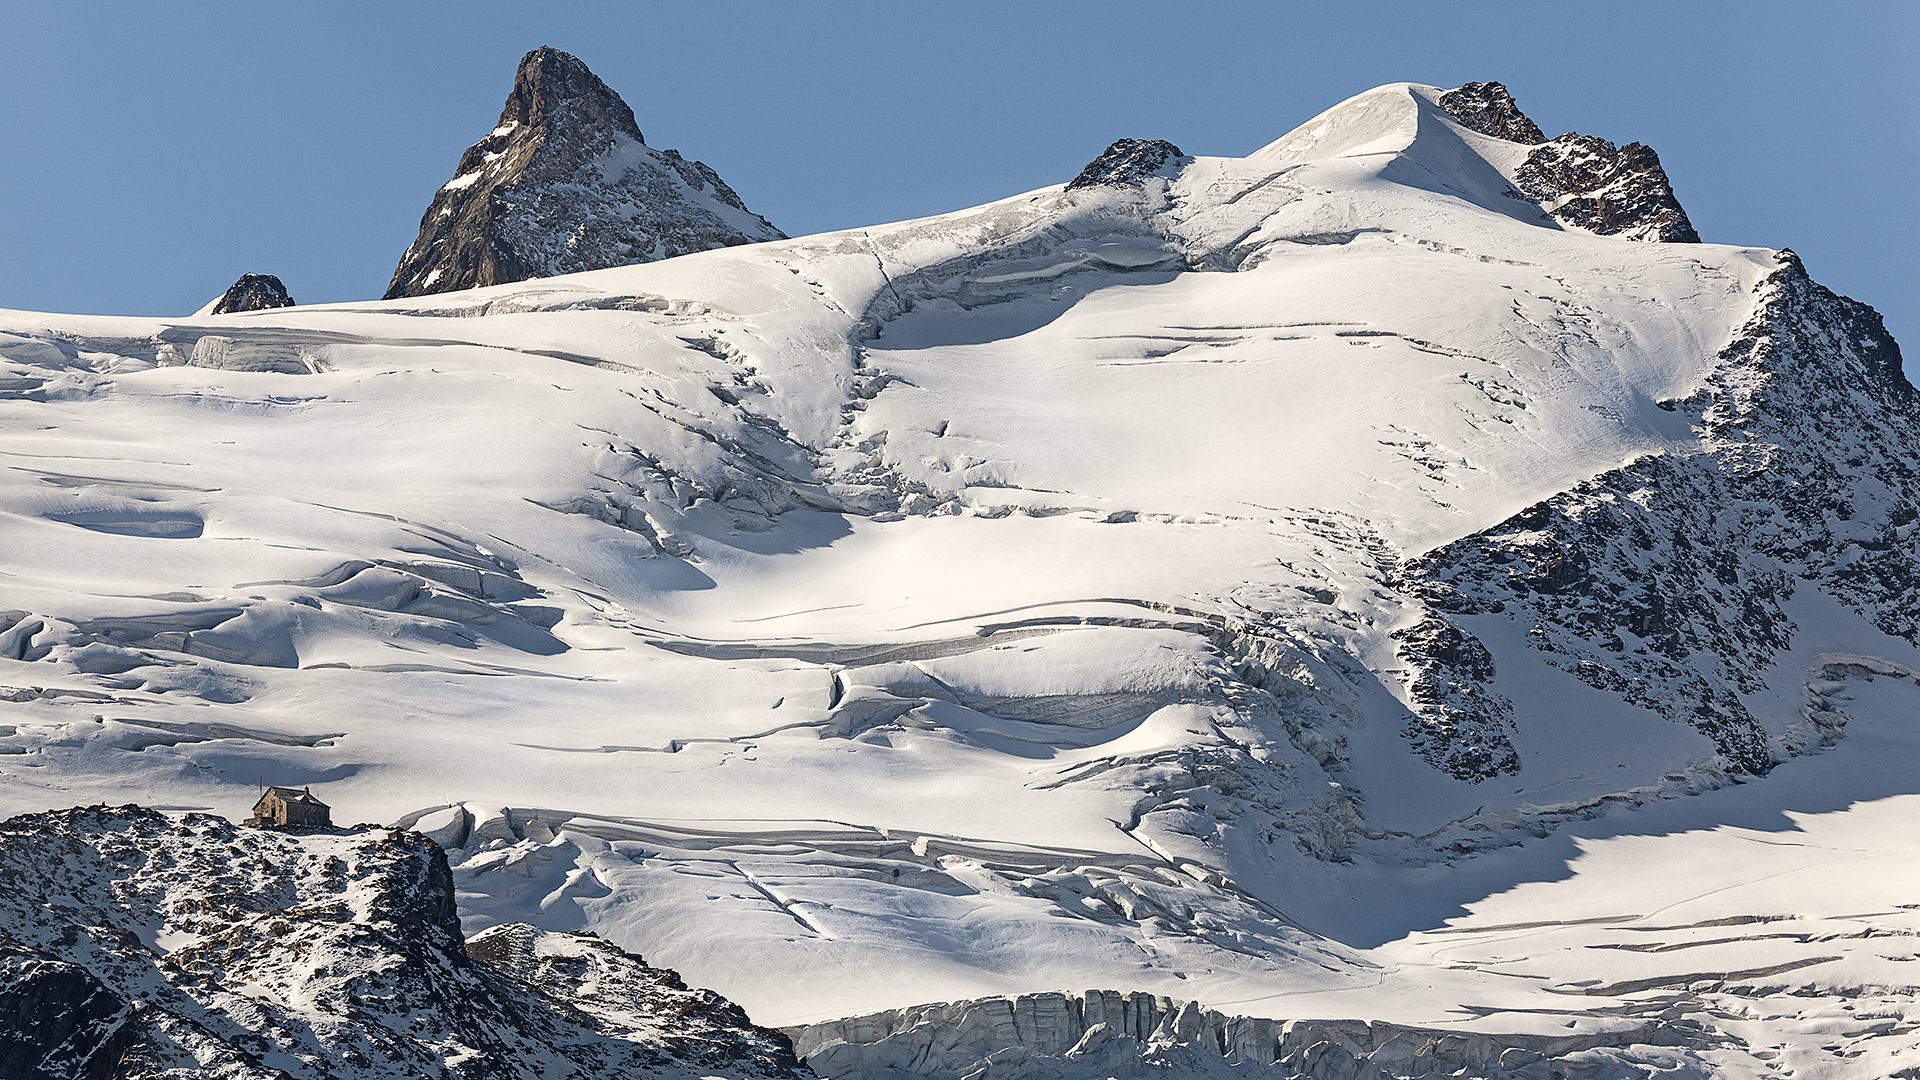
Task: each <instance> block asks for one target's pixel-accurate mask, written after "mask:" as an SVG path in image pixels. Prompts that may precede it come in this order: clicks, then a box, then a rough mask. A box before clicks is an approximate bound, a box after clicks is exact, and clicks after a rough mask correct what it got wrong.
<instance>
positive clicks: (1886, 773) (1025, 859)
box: [0, 84, 1920, 1076]
mask: <svg viewBox="0 0 1920 1080" xmlns="http://www.w3.org/2000/svg"><path fill="white" fill-rule="evenodd" d="M1445 96H1446V93H1445V92H1444V91H1442V90H1440V89H1438V88H1433V87H1425V86H1418V85H1413V84H1397V85H1393V86H1387V87H1382V88H1379V89H1376V90H1373V91H1369V92H1368V93H1366V94H1363V95H1360V96H1359V97H1356V98H1354V99H1352V100H1350V101H1348V102H1345V103H1343V104H1341V105H1339V106H1336V107H1335V108H1334V109H1332V110H1329V111H1328V112H1327V113H1325V114H1323V115H1322V116H1320V117H1317V118H1315V119H1314V120H1311V121H1309V122H1308V123H1307V124H1305V125H1302V126H1301V127H1300V128H1299V129H1297V130H1295V131H1294V132H1292V133H1290V134H1288V135H1286V136H1284V137H1282V138H1281V139H1279V140H1277V141H1276V142H1274V143H1272V144H1270V145H1269V146H1267V147H1265V148H1262V149H1260V150H1258V151H1256V152H1254V153H1252V154H1250V155H1249V156H1247V157H1243V158H1218V157H1192V158H1189V157H1185V156H1171V155H1162V156H1160V157H1156V159H1155V162H1154V166H1153V168H1151V169H1145V168H1143V169H1140V170H1135V171H1131V172H1128V171H1125V170H1123V171H1122V174H1121V175H1119V177H1118V178H1117V179H1116V180H1114V181H1113V182H1098V183H1090V184H1087V185H1084V186H1076V187H1073V188H1068V187H1066V186H1055V187H1049V188H1043V189H1040V190H1037V191H1033V192H1029V193H1026V194H1022V195H1017V196H1014V197H1012V198H1009V199H1004V200H1001V201H999V202H996V203H992V204H989V205H986V206H981V207H976V208H971V209H966V210H961V211H958V212H955V213H951V214H945V215H940V216H936V217H931V218H925V219H920V220H916V221H909V222H901V223H895V224H889V225H879V226H873V227H870V228H863V229H854V230H849V231H845V232H840V233H830V234H824V235H817V236H808V237H799V238H794V239H784V240H776V241H772V242H768V243H759V244H751V245H745V246H738V247H729V248H723V249H720V250H712V251H702V252H697V253H693V254H687V255H682V256H679V257H675V258H670V259H664V260H662V261H659V262H653V263H648V264H645V265H638V266H625V267H618V268H613V269H605V270H597V271H592V272H587V273H579V274H570V275H564V276H559V277H548V278H538V279H533V280H528V281H522V282H516V283H514V284H510V285H498V286H490V287H486V288H478V289H471V290H466V291H460V292H453V293H443V294H439V295H431V296H422V297H414V298H408V299H395V300H387V301H379V302H364V303H342V304H331V305H317V306H311V307H298V308H277V309H270V310H262V311H252V312H245V313H235V314H224V315H213V314H203V315H198V316H194V317H191V318H185V319H164V318H131V317H104V316H99V317H95V316H76V315H52V314H40V313H32V312H13V311H8V312H0V357H4V366H0V418H3V419H0V455H4V457H5V464H6V466H7V467H6V468H5V470H4V471H0V522H3V524H0V529H3V530H4V532H3V533H0V535H4V537H5V550H6V552H7V554H6V557H5V558H4V560H0V701H4V702H5V705H4V714H3V715H0V811H4V812H7V813H20V812H29V811H38V810H44V809H48V808H52V807H65V806H72V805H76V804H81V803H90V802H108V803H121V802H127V801H138V802H140V803H143V804H147V805H151V806H156V807H159V808H162V809H167V810H177V811H184V810H195V811H206V810H211V811H215V812H218V813H223V814H225V815H227V816H229V817H238V816H241V815H243V814H244V812H245V809H246V807H247V806H248V805H250V804H251V801H252V799H253V796H254V793H255V791H256V790H257V787H258V785H259V784H262V783H267V784H287V785H313V786H314V787H315V789H316V793H322V794H324V796H325V798H326V799H327V801H328V802H330V803H332V804H333V805H334V806H335V807H336V808H337V813H338V814H340V815H341V816H342V817H343V818H344V819H345V820H349V821H351V820H363V821H377V822H381V823H383V824H396V825H399V826H403V827H407V828H413V829H417V830H419V831H421V832H424V833H426V834H427V835H428V836H430V837H432V838H433V839H434V840H436V841H437V842H438V843H439V844H440V845H441V846H442V847H444V848H445V849H446V850H447V852H448V858H449V860H450V863H451V867H452V872H453V874H454V878H455V886H456V889H457V892H458V896H459V899H460V907H461V916H462V920H463V923H464V925H465V927H466V929H467V931H468V932H469V933H474V932H479V931H481V930H484V929H486V928H488V927H492V926H498V925H506V924H518V923H530V924H533V925H534V926H537V927H540V928H542V929H544V930H548V931H556V932H564V931H579V930H590V931H593V932H595V933H597V934H599V935H601V936H603V937H605V938H606V939H608V940H609V941H612V942H613V943H615V944H617V945H619V946H620V947H621V948H623V949H627V950H630V951H632V952H635V953H639V954H642V955H644V956H645V957H646V958H647V959H648V960H649V961H651V962H655V963H659V964H662V965H665V966H668V967H672V968H674V969H676V970H678V971H680V972H681V973H683V974H684V975H685V977H686V978H687V979H688V980H689V981H690V982H692V983H693V984H695V985H700V986H706V987H711V988H713V989H715V990H717V991H719V992H721V993H722V994H724V995H726V997H728V998H729V999H731V1000H733V1001H736V1002H738V1003H740V1004H741V1005H742V1006H743V1007H744V1008H745V1009H746V1010H747V1012H748V1014H750V1015H751V1016H752V1018H753V1020H754V1021H755V1022H756V1023H759V1024H763V1025H769V1026H775V1027H783V1028H786V1029H788V1030H790V1031H793V1032H801V1033H804V1032H807V1031H824V1030H827V1029H826V1028H821V1027H819V1025H831V1024H834V1023H839V1022H842V1021H847V1020H848V1018H851V1017H860V1016H868V1017H872V1016H882V1015H889V1016H906V1015H909V1012H910V1011H911V1010H915V1009H920V1008H922V1007H924V1006H929V1005H930V1004H931V1003H937V1002H958V1001H967V1000H993V999H1000V998H1012V997H1015V996H1018V995H1029V996H1030V995H1034V994H1044V993H1057V992H1062V991H1069V992H1072V993H1075V994H1081V995H1085V994H1086V993H1088V992H1090V991H1093V990H1099V991H1116V992H1125V993H1139V994H1146V995H1157V998H1156V1000H1165V1001H1168V1002H1194V1003H1197V1004H1196V1006H1195V1007H1196V1008H1201V1007H1204V1008H1205V1009H1209V1010H1213V1011H1214V1012H1215V1013H1217V1014H1218V1015H1221V1016H1239V1017H1250V1018H1267V1019H1279V1020H1303V1019H1311V1020H1325V1021H1342V1022H1346V1021H1356V1022H1357V1021H1375V1022H1378V1023H1384V1024H1391V1025H1400V1026H1401V1027H1403V1028H1421V1029H1434V1030H1445V1031H1453V1032H1459V1033H1462V1037H1463V1038H1464V1037H1466V1036H1469V1035H1470V1036H1473V1037H1476V1038H1479V1037H1483V1036H1484V1037H1491V1036H1493V1035H1499V1036H1501V1037H1503V1038H1508V1039H1510V1040H1512V1039H1521V1038H1548V1037H1554V1038H1560V1037H1568V1038H1575V1039H1585V1040H1589V1041H1588V1042H1586V1043H1583V1044H1582V1045H1583V1046H1599V1045H1602V1044H1605V1043H1606V1040H1607V1039H1609V1038H1614V1037H1616V1036H1618V1037H1619V1038H1618V1039H1616V1041H1621V1040H1624V1039H1625V1037H1626V1036H1627V1035H1633V1036H1634V1038H1639V1037H1640V1035H1638V1034H1636V1033H1642V1032H1644V1031H1645V1030H1647V1029H1648V1025H1650V1024H1652V1025H1656V1026H1657V1025H1661V1024H1664V1025H1668V1026H1669V1028H1672V1029H1673V1030H1676V1031H1677V1030H1681V1029H1684V1031H1685V1032H1686V1033H1687V1034H1686V1040H1685V1041H1686V1046H1685V1047H1684V1049H1683V1050H1673V1049H1671V1048H1666V1049H1658V1050H1654V1049H1649V1050H1646V1051H1645V1052H1644V1053H1640V1056H1639V1057H1637V1058H1636V1057H1634V1052H1628V1051H1625V1050H1622V1051H1621V1052H1620V1056H1618V1058H1617V1060H1615V1059H1614V1058H1609V1059H1608V1061H1609V1062H1611V1064H1608V1063H1606V1062H1602V1063H1601V1064H1596V1065H1594V1066H1593V1067H1594V1069H1596V1070H1603V1066H1604V1068H1617V1069H1629V1070H1631V1069H1635V1068H1638V1069H1641V1072H1631V1071H1629V1072H1625V1073H1620V1075H1689V1073H1688V1072H1687V1071H1686V1070H1694V1072H1693V1073H1691V1074H1693V1075H1730V1076H1738V1075H1754V1076H1759V1075H1777V1074H1779V1071H1780V1070H1781V1069H1784V1068H1791V1069H1794V1070H1800V1069H1819V1070H1825V1071H1823V1072H1820V1073H1819V1074H1820V1075H1835V1076H1839V1075H1858V1076H1888V1075H1898V1074H1899V1073H1898V1070H1899V1069H1900V1068H1901V1067H1902V1065H1903V1063H1904V1062H1906V1061H1907V1060H1908V1059H1910V1058H1912V1057H1913V1056H1914V1055H1915V1054H1917V1053H1920V1039H1917V1038H1915V1037H1914V1036H1913V1034H1912V1033H1913V1032H1916V1031H1920V1027H1916V1026H1915V1024H1916V1022H1920V1021H1916V1018H1920V1004H1917V1003H1916V1001H1915V991H1914V990H1913V987H1912V984H1911V980H1910V979H1909V978H1908V977H1907V976H1905V975H1903V974H1902V972H1903V971H1904V968H1903V967H1902V965H1904V964H1908V963H1910V962H1912V961H1914V960H1915V959H1917V958H1920V948H1917V947H1916V946H1915V944H1914V938H1915V934H1916V932H1920V916H1916V914H1915V911H1914V908H1913V906H1911V905H1907V904H1905V903H1903V899H1904V897H1905V895H1906V893H1907V892H1909V891H1911V890H1910V888H1909V885H1910V883H1912V882H1914V881H1915V880H1916V879H1917V878H1920V860H1916V859H1915V858H1914V856H1913V855H1912V853H1911V851H1910V848H1911V846H1912V844H1911V840H1910V839H1909V838H1908V837H1907V835H1906V834H1905V832H1904V830H1903V829H1902V827H1901V825H1900V822H1901V821H1902V820H1906V819H1909V818H1910V812H1911V805H1912V804H1911V800H1913V799H1914V798H1916V797H1920V790H1916V788H1915V784H1914V782H1913V781H1912V780H1911V779H1910V778H1909V777H1910V774H1911V772H1912V770H1911V769H1908V768H1905V767H1904V766H1905V765H1906V764H1907V763H1910V762H1912V761H1914V760H1915V756H1914V755H1915V748H1914V746H1913V736H1912V734H1911V733H1910V732H1909V731H1908V730H1906V729H1907V728H1908V727H1909V726H1910V725H1909V724H1908V723H1907V721H1910V720H1911V718H1912V717H1914V716H1915V715H1920V674H1916V673H1917V672H1920V649H1916V647H1915V639H1916V633H1917V632H1920V630H1917V629H1916V621H1915V612H1916V611H1920V603H1917V602H1916V601H1917V598H1920V591H1917V590H1920V573H1916V568H1915V566H1914V563H1915V559H1916V557H1917V555H1916V550H1915V541H1914V528H1915V523H1916V520H1920V478H1916V475H1915V472H1914V468H1913V465H1912V463H1911V452H1912V451H1911V448H1912V446H1913V445H1914V441H1913V440H1914V437H1915V435H1916V434H1917V432H1916V425H1917V424H1920V412H1916V403H1915V397H1914V394H1913V390H1912V387H1911V386H1910V385H1908V384H1907V382H1906V380H1905V378H1904V376H1903V375H1901V373H1900V363H1899V353H1898V347H1897V346H1896V345H1894V344H1893V342H1892V339H1891V338H1889V337H1888V336H1887V335H1886V333H1885V331H1884V328H1882V327H1881V326H1880V324H1879V321H1878V318H1877V316H1874V315H1873V314H1872V312H1871V309H1868V308H1865V307H1864V306H1863V305H1859V304H1857V303H1855V302H1853V301H1850V300H1847V299H1845V298H1843V297H1838V296H1835V295H1834V294H1832V293H1830V292H1828V291H1826V290H1824V289H1822V288H1821V287H1820V286H1818V285H1817V284H1815V283H1814V282H1813V281H1812V279H1811V278H1810V277H1809V276H1808V275H1807V272H1806V270H1805V268H1804V267H1802V266H1801V264H1800V262H1799V260H1798V259H1797V257H1795V256H1793V255H1792V253H1790V252H1775V251H1769V250H1763V249H1758V248H1745V247H1737V246H1727V245H1720V244H1708V243H1671V242H1657V241H1658V240H1659V239H1660V236H1658V235H1655V234H1654V233H1651V232H1644V231H1643V232H1642V233H1635V232H1632V231H1631V230H1629V231H1627V232H1624V233H1621V234H1618V235H1601V234H1599V233H1598V232H1597V231H1596V230H1593V229H1589V228H1586V227H1583V226H1582V225H1581V224H1580V223H1579V222H1580V221H1582V220H1593V218H1592V216H1591V215H1589V216H1588V217H1585V218H1580V219H1578V220H1566V221H1563V220H1560V219H1559V218H1556V217H1555V216H1554V214H1553V213H1552V212H1550V211H1551V210H1552V209H1553V206H1552V200H1544V201H1543V198H1542V197H1541V196H1540V195H1539V194H1537V192H1536V189H1533V188H1529V186H1528V185H1527V184H1525V183H1523V182H1522V181H1521V180H1520V179H1519V177H1520V176H1521V173H1522V171H1523V166H1524V165H1525V163H1526V162H1527V161H1528V160H1529V159H1530V157H1531V155H1532V154H1534V153H1535V152H1536V150H1535V149H1533V148H1531V147H1530V146H1529V145H1526V144H1523V143H1519V142H1515V141H1512V140H1511V139H1509V138H1503V137H1501V136H1499V135H1495V134H1488V133H1486V132H1485V131H1483V130H1480V129H1477V128H1475V127H1471V126H1466V125H1464V124H1463V123H1462V122H1461V119H1462V117H1461V116H1458V115H1456V114H1455V113H1453V112H1450V111H1449V110H1448V108H1447V107H1446V106H1445V105H1444V104H1443V99H1444V98H1445ZM1563 138H1567V137H1563ZM1555 142H1556V143H1557V142H1559V140H1556V141H1555ZM1544 145H1547V146H1549V147H1551V146H1552V145H1553V144H1544ZM1606 145H1607V146H1609V147H1610V146H1611V144H1606ZM1649 153H1650V152H1649ZM1176 154H1177V151H1176ZM1608 182H1609V183H1612V181H1611V180H1609V181H1608ZM1661 183H1663V184H1664V178H1662V180H1661ZM1669 194H1670V193H1669ZM1596 197H1598V196H1596ZM1638 197H1639V194H1636V195H1635V198H1638ZM1677 207H1678V204H1677V203H1675V204H1674V205H1673V207H1672V208H1671V209H1675V210H1677ZM1657 209H1659V210H1660V212H1662V213H1666V212H1668V208H1666V207H1665V206H1664V204H1662V205H1661V206H1659V207H1658V208H1657ZM1679 220H1680V221H1681V222H1683V223H1684V221H1685V218H1684V214H1682V215H1681V216H1680V218H1679ZM1689 230H1690V226H1689ZM1669 238H1670V239H1671V238H1672V237H1669ZM956 1008H957V1007H956ZM903 1010H906V1011H908V1012H903ZM1176 1011H1177V1010H1176ZM913 1015H919V1014H913ZM1196 1015H1197V1014H1196ZM1196 1022H1197V1021H1196ZM1674 1025H1679V1027H1673V1026H1674ZM869 1026H870V1027H871V1026H872V1025H869ZM883 1026H884V1025H883ZM876 1030H877V1029H876ZM1196 1030H1197V1029H1196ZM1222 1030H1224V1029H1222ZM1396 1030H1397V1029H1396ZM1147 1034H1148V1033H1147V1032H1146V1031H1145V1030H1143V1031H1142V1032H1141V1035H1142V1036H1143V1037H1145V1036H1146V1035H1147ZM836 1038H838V1039H839V1045H840V1046H841V1047H843V1049H841V1050H832V1048H831V1047H830V1046H828V1044H827V1043H825V1042H821V1041H820V1040H818V1039H815V1040H814V1041H815V1043H817V1044H818V1047H820V1048H823V1052H827V1053H828V1054H829V1057H827V1058H818V1059H817V1060H819V1061H823V1062H824V1061H827V1060H829V1059H830V1058H831V1055H832V1054H839V1055H841V1057H840V1058H839V1059H834V1060H879V1059H878V1058H871V1056H870V1055H869V1057H866V1058H863V1057H861V1055H860V1054H856V1053H853V1051H852V1050H850V1049H844V1048H846V1047H851V1046H853V1045H854V1043H853V1042H850V1041H849V1039H848V1038H846V1037H844V1036H836ZM1676 1038H1677V1036H1676ZM856 1041H857V1040H856ZM1628 1041H1630V1040H1628ZM800 1043H801V1045H802V1046H803V1047H804V1046H807V1045H810V1044H809V1043H808V1037H805V1036H803V1037H802V1038H801V1039H800ZM1476 1045H1478V1044H1476ZM1488 1045H1493V1044H1488ZM1500 1045H1507V1044H1500ZM1512 1045H1514V1046H1518V1045H1520V1044H1519V1043H1518V1042H1513V1043H1512ZM1556 1045H1557V1044H1556ZM1567 1045H1572V1044H1567ZM1632 1045H1641V1044H1640V1043H1632ZM1648 1045H1651V1044H1648ZM1498 1049H1499V1047H1498V1046H1495V1047H1494V1050H1495V1051H1497V1050H1498ZM1489 1052H1490V1053H1492V1052H1494V1051H1489ZM874 1053H878V1051H875V1052H874ZM1676 1055H1677V1056H1676ZM1496 1056H1497V1055H1496ZM1100 1060H1102V1061H1104V1060H1105V1059H1100ZM1269 1060H1271V1058H1269ZM1529 1060H1533V1059H1529ZM1595 1060H1596V1061H1597V1060H1599V1059H1597V1058H1596V1059H1595ZM1636 1061H1637V1062H1639V1064H1637V1065H1636V1064H1634V1062H1636ZM1046 1067H1047V1068H1053V1069H1056V1070H1057V1069H1068V1071H1066V1072H1056V1074H1057V1075H1075V1074H1074V1073H1072V1072H1071V1069H1070V1068H1069V1066H1067V1065H1061V1064H1058V1063H1057V1062H1056V1063H1054V1064H1049V1065H1047V1066H1046ZM1090 1067H1091V1066H1090ZM1101 1067H1105V1066H1101ZM1169 1067H1172V1066H1169ZM1514 1067H1515V1068H1520V1067H1522V1065H1521V1064H1516V1065H1515V1066H1514ZM1031 1068H1032V1069H1038V1068H1040V1065H1038V1064H1035V1065H1032V1066H1031ZM1656 1070H1665V1071H1664V1072H1658V1071H1656ZM1006 1074H1007V1075H1014V1074H1015V1073H1006ZM956 1075H957V1073H956ZM994 1075H1000V1074H994ZM1020 1075H1043V1073H1040V1072H1029V1073H1022V1074H1020ZM1088 1075H1092V1074H1091V1073H1089V1074H1088ZM1100 1075H1106V1073H1105V1072H1101V1073H1100ZM1355 1075H1360V1074H1357V1073H1356V1074H1355ZM1570 1075H1573V1074H1570ZM1591 1075H1611V1074H1607V1073H1605V1072H1604V1070H1603V1071H1599V1072H1592V1073H1591Z"/></svg>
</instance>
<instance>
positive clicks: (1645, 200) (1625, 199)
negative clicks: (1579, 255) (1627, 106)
mask: <svg viewBox="0 0 1920 1080" xmlns="http://www.w3.org/2000/svg"><path fill="white" fill-rule="evenodd" d="M1440 107H1441V108H1443V109H1445V110H1447V112H1448V113H1450V114H1452V115H1453V118H1454V119H1456V120H1458V121H1459V122H1460V124H1461V126H1462V127H1466V128H1469V129H1471V130H1474V131H1477V132H1479V133H1481V134H1482V135H1491V136H1493V137H1494V138H1496V139H1504V140H1506V141H1507V142H1511V143H1520V144H1523V145H1527V146H1539V149H1537V150H1535V151H1534V152H1533V153H1531V154H1529V155H1527V159H1526V160H1525V161H1524V162H1522V163H1521V164H1520V166H1519V168H1518V169H1517V170H1516V173H1515V177H1514V179H1515V185H1514V186H1515V188H1516V190H1517V192H1518V193H1519V194H1521V195H1524V196H1525V197H1527V198H1529V199H1532V200H1533V201H1535V202H1537V203H1539V204H1540V208H1541V209H1542V210H1544V211H1545V212H1546V213H1547V215H1548V216H1549V217H1551V218H1552V219H1553V220H1555V221H1558V222H1560V223H1561V224H1562V225H1570V226H1573V227H1574V228H1577V229H1582V230H1585V231H1586V232H1590V233H1598V234H1599V235H1601V236H1622V237H1625V238H1626V239H1629V240H1655V241H1662V242H1665V243H1673V244H1697V243H1699V242H1700V234H1699V233H1697V232H1695V231H1694V228H1693V223H1692V222H1691V221H1688V220H1687V212H1686V210H1684V209H1682V208H1681V206H1680V200H1678V199H1676V198H1675V197H1674V194H1673V185H1672V184H1671V183H1670V182H1669V181H1668V180H1667V173H1666V170H1665V169H1662V168H1661V167H1660V155H1658V154H1656V153H1654V152H1653V148H1652V147H1649V146H1644V145H1642V144H1640V143H1628V144H1627V145H1625V146H1615V145H1614V144H1612V143H1610V142H1608V141H1606V140H1605V139H1596V138H1594V137H1593V136H1591V135H1575V134H1572V133H1568V134H1566V135H1562V136H1560V137H1559V138H1557V139H1552V140H1549V139H1548V138H1547V137H1546V136H1545V135H1544V134H1543V133H1542V132H1541V131H1540V128H1539V126H1538V125H1536V124H1535V123H1534V122H1533V121H1532V120H1529V119H1527V117H1526V114H1525V113H1522V112H1521V111H1520V106H1519V105H1518V104H1516V103H1515V102H1514V100H1513V95H1512V94H1511V93H1508V92H1507V88H1506V87H1504V86H1502V85H1500V84H1499V83H1497V82H1484V83H1480V82H1473V83H1468V84H1466V85H1465V86H1462V87H1460V88H1459V89H1458V90H1450V91H1448V92H1447V93H1445V94H1443V95H1441V97H1440Z"/></svg>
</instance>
